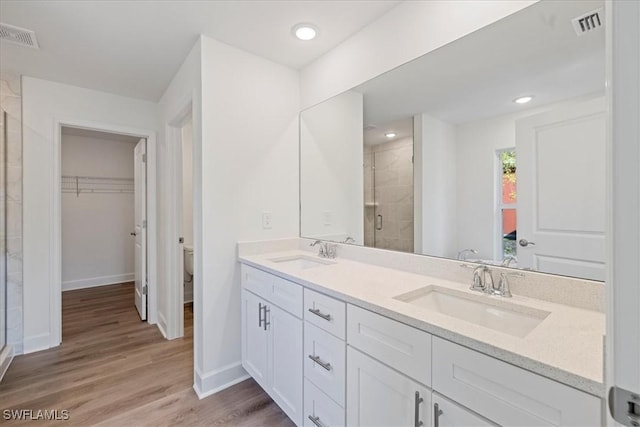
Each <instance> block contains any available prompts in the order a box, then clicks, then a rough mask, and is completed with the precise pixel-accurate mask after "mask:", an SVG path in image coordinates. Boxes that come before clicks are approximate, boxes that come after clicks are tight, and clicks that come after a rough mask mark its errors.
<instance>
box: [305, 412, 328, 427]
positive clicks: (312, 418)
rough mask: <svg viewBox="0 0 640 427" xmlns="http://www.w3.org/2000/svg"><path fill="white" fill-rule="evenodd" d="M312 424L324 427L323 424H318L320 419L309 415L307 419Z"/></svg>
mask: <svg viewBox="0 0 640 427" xmlns="http://www.w3.org/2000/svg"><path fill="white" fill-rule="evenodd" d="M308 418H309V419H310V420H311V422H312V423H314V424H315V425H316V426H318V427H325V426H324V424H322V423H321V422H320V417H314V416H313V415H309V417H308Z"/></svg>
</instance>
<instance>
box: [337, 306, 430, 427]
mask: <svg viewBox="0 0 640 427" xmlns="http://www.w3.org/2000/svg"><path fill="white" fill-rule="evenodd" d="M347 343H348V345H349V346H348V349H347V425H349V426H371V425H380V426H383V425H389V426H391V425H393V426H415V427H419V426H421V425H424V426H428V425H431V422H430V420H431V390H430V389H429V386H430V384H431V335H430V334H428V333H426V332H423V331H420V330H418V329H415V328H412V327H411V326H407V325H405V324H402V323H400V322H396V321H395V320H391V319H388V318H386V317H383V316H380V315H378V314H375V313H372V312H370V311H367V310H363V309H361V308H359V307H356V306H353V305H349V306H348V307H347Z"/></svg>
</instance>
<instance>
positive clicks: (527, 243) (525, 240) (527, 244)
mask: <svg viewBox="0 0 640 427" xmlns="http://www.w3.org/2000/svg"><path fill="white" fill-rule="evenodd" d="M518 244H519V245H520V246H522V247H523V248H526V247H527V246H529V245H533V246H535V245H536V244H535V243H534V242H530V241H528V240H527V239H520V240H519V241H518Z"/></svg>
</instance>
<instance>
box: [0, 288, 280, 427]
mask: <svg viewBox="0 0 640 427" xmlns="http://www.w3.org/2000/svg"><path fill="white" fill-rule="evenodd" d="M62 305H63V316H62V317H63V319H62V328H63V332H62V341H63V342H62V345H61V346H59V347H56V348H53V349H49V350H45V351H41V352H37V353H32V354H28V355H23V356H18V357H16V358H15V359H14V361H13V363H12V364H11V366H10V367H9V370H8V371H7V373H6V375H5V377H4V380H3V381H2V383H0V424H7V425H26V424H28V423H35V422H34V421H16V420H9V421H7V420H6V419H5V416H4V415H5V410H7V409H13V410H20V409H23V410H33V411H34V412H33V414H34V416H35V415H36V414H37V412H36V411H38V410H58V411H62V410H67V411H68V414H69V419H68V420H67V421H51V422H47V421H40V420H39V421H37V425H43V426H44V425H48V424H57V425H59V424H64V425H82V426H84V425H98V424H99V425H103V426H175V425H186V426H199V425H216V426H292V425H293V423H292V422H291V421H290V420H289V419H288V418H287V417H286V415H285V414H284V413H283V412H282V411H281V410H280V408H278V406H277V405H276V404H275V403H273V401H272V400H271V399H270V398H269V396H268V395H267V394H266V393H264V392H263V391H262V389H261V388H260V387H259V386H258V385H257V384H256V383H255V382H254V381H253V380H247V381H244V382H242V383H240V384H237V385H235V386H233V387H230V388H229V389H227V390H224V391H222V392H220V393H217V394H215V395H213V396H210V397H208V398H205V399H203V400H198V398H197V396H196V394H195V392H194V391H193V388H192V385H193V311H192V308H191V307H190V306H185V322H184V325H185V336H184V337H183V338H181V339H177V340H172V341H167V340H165V339H164V338H163V337H162V335H161V334H160V332H159V331H158V329H157V328H156V327H155V326H151V325H149V324H147V323H146V322H141V321H140V319H139V318H138V314H137V312H136V309H135V307H134V305H133V284H132V283H127V284H121V285H111V286H103V287H99V288H92V289H82V290H77V291H68V292H64V293H63V297H62Z"/></svg>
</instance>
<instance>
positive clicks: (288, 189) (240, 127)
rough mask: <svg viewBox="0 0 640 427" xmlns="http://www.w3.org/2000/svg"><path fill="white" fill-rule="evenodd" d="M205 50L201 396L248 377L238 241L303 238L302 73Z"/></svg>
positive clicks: (210, 44)
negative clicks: (267, 217)
mask: <svg viewBox="0 0 640 427" xmlns="http://www.w3.org/2000/svg"><path fill="white" fill-rule="evenodd" d="M201 42H202V116H203V117H206V118H207V120H206V122H203V124H202V152H201V153H198V152H197V149H196V145H197V143H196V137H195V136H194V153H195V155H194V159H195V161H196V162H197V163H200V164H201V176H200V177H199V179H200V180H201V181H200V182H199V184H200V185H201V186H202V187H201V188H202V206H201V209H202V210H201V214H202V234H201V236H198V235H197V234H196V240H195V242H196V246H195V249H196V251H197V250H198V248H199V243H200V248H201V253H200V254H199V258H198V259H199V260H200V265H199V267H200V269H198V270H197V271H196V274H198V272H200V271H201V276H200V277H201V280H202V281H201V289H198V281H196V289H195V298H196V305H197V304H198V301H201V302H203V307H202V308H203V310H204V312H203V313H202V317H201V318H200V319H199V320H200V321H199V325H197V327H199V328H200V329H199V332H198V334H197V335H196V339H202V341H201V346H200V348H197V347H196V350H197V351H198V354H197V355H196V385H195V386H196V390H199V392H200V393H201V395H202V394H209V393H211V392H213V391H215V390H217V389H219V388H221V387H226V386H228V385H230V384H233V383H234V382H237V381H239V380H241V379H243V378H245V375H246V373H245V372H244V369H243V368H242V366H241V345H240V344H241V343H240V336H241V331H240V267H239V264H238V262H237V259H236V244H237V242H238V241H243V240H263V239H274V238H282V237H294V236H297V235H298V232H299V230H298V111H299V92H298V73H297V72H296V71H294V70H292V69H289V68H286V67H284V66H281V65H278V64H275V63H273V62H270V61H268V60H265V59H262V58H260V57H257V56H255V55H252V54H250V53H247V52H244V51H242V50H239V49H236V48H233V47H231V46H228V45H225V44H223V43H220V42H218V41H216V40H213V39H210V38H207V37H202V39H201ZM195 126H196V121H195V119H194V127H195ZM194 169H196V170H197V169H198V167H197V166H196V167H194ZM194 191H195V192H196V193H197V190H196V184H195V183H194ZM195 208H196V209H197V208H198V206H196V207H195ZM263 211H268V212H272V218H273V220H272V222H273V227H272V228H271V229H269V230H264V229H262V212H263ZM194 227H195V228H196V229H197V227H198V224H197V222H196V223H195V224H194ZM202 259H204V260H206V263H202Z"/></svg>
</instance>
